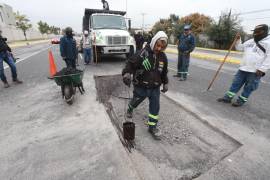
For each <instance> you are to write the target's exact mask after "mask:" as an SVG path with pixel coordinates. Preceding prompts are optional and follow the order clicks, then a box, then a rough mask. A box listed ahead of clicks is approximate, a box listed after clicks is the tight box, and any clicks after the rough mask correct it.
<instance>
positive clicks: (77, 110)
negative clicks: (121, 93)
mask: <svg viewBox="0 0 270 180" xmlns="http://www.w3.org/2000/svg"><path fill="white" fill-rule="evenodd" d="M49 49H51V50H52V52H53V55H54V57H55V62H56V65H57V68H58V70H59V69H60V68H61V67H64V66H65V64H64V62H63V61H62V59H61V58H60V54H59V46H58V45H50V44H38V45H33V46H29V47H21V48H18V49H14V50H13V51H14V55H15V56H16V57H18V58H20V59H19V60H18V61H17V69H18V77H19V78H20V79H22V80H23V81H24V83H23V84H22V85H14V84H12V83H11V87H10V88H8V89H4V88H3V86H0V101H1V104H0V107H1V108H0V149H1V150H0V162H1V163H0V179H87V177H89V176H90V175H91V177H95V179H108V178H109V177H110V178H112V179H125V178H127V177H133V178H134V175H133V174H128V173H127V172H128V170H126V171H123V172H122V171H121V172H122V173H124V172H126V173H127V174H124V175H123V174H122V175H121V173H120V172H117V171H116V172H117V173H115V174H112V175H110V176H107V174H106V173H104V172H103V171H102V170H97V168H101V169H102V164H105V165H106V161H109V160H112V161H114V162H116V163H115V164H114V166H116V169H117V168H120V167H121V168H123V169H124V168H128V166H127V167H125V164H123V163H124V162H123V160H122V159H120V157H123V156H125V155H121V156H120V155H119V156H118V153H120V152H117V151H113V150H112V149H110V148H108V149H106V150H102V152H104V151H105V154H106V156H104V154H101V155H99V156H97V157H95V158H94V157H91V158H90V160H91V162H92V163H93V164H91V166H90V167H91V168H89V164H87V160H88V158H89V153H90V150H89V151H87V153H86V149H87V148H89V149H93V147H92V146H93V144H95V143H97V142H98V141H93V142H92V141H91V142H88V141H87V139H91V138H92V137H93V136H94V135H95V134H90V135H89V134H87V133H89V131H90V132H93V131H94V132H95V131H96V130H97V129H99V128H100V126H101V125H100V124H99V123H96V124H95V123H94V122H95V121H91V123H90V122H89V124H84V123H85V122H83V120H85V119H86V118H87V117H88V119H89V117H93V119H95V118H97V117H95V116H94V114H95V112H96V114H98V113H99V112H100V111H102V105H96V104H95V105H94V104H93V105H91V104H89V103H88V104H87V101H86V100H85V99H83V96H80V95H79V94H77V95H76V101H75V104H73V105H72V106H71V107H69V106H68V105H66V104H65V102H64V101H63V100H62V98H61V95H60V89H59V87H58V86H56V85H55V83H54V82H53V81H51V80H48V79H47V77H48V75H49V70H48V68H49V66H48V50H49ZM167 56H168V59H169V75H168V76H169V79H170V84H169V91H168V93H167V96H168V97H169V98H171V99H172V100H174V101H176V102H177V103H179V104H180V105H181V107H182V108H184V109H186V110H187V111H188V112H190V113H192V114H196V116H198V117H200V118H201V119H203V120H204V121H206V122H207V123H209V124H211V126H215V127H216V128H218V129H220V131H222V132H224V133H225V134H227V135H228V136H230V137H231V138H233V139H235V140H236V141H238V142H239V143H240V144H242V146H241V147H240V148H239V149H238V150H237V151H236V152H235V153H233V154H232V155H231V156H229V157H228V158H229V159H225V160H223V161H221V162H220V163H219V164H218V165H216V166H214V167H213V168H212V169H211V170H209V172H207V173H205V174H203V175H201V176H200V177H199V178H201V179H223V180H225V179H262V180H264V179H265V180H266V179H269V178H270V173H269V168H270V165H269V162H270V157H269V155H268V154H269V149H270V145H269V144H270V143H269V139H270V131H269V129H270V112H269V107H270V95H269V89H270V75H269V74H267V75H266V76H265V77H264V78H263V79H262V83H261V84H260V87H259V89H258V90H257V91H255V92H254V94H252V95H251V97H250V98H249V101H248V103H247V104H246V105H244V106H243V107H239V108H235V107H232V106H231V105H229V104H223V103H218V102H217V101H216V99H217V98H219V97H222V96H223V95H224V93H225V92H226V91H227V89H228V88H229V86H230V84H231V82H232V79H233V76H234V74H235V72H236V71H237V65H232V64H225V65H224V67H223V69H222V71H221V73H220V75H219V76H218V78H217V79H216V81H215V83H214V84H213V87H212V89H211V91H206V89H207V87H208V84H209V82H210V80H211V78H212V77H213V75H214V73H215V71H216V70H217V68H218V66H219V63H218V62H215V61H207V60H200V59H191V64H190V71H189V76H188V79H187V81H185V82H182V81H178V79H177V78H175V77H173V75H174V74H175V73H176V65H177V55H175V54H167ZM79 62H80V66H79V68H81V69H84V68H85V77H84V79H85V81H87V82H86V91H88V92H94V91H95V87H94V86H95V85H94V80H93V75H108V74H119V73H120V72H121V69H122V67H123V66H124V62H125V58H124V57H115V58H109V57H105V58H104V60H103V61H102V62H100V63H99V65H90V66H86V67H85V66H84V65H83V63H82V61H81V59H80V60H79ZM5 72H6V76H7V77H8V80H9V81H10V82H11V78H10V72H9V68H7V67H6V69H5ZM86 96H87V97H88V96H89V97H91V98H92V100H93V101H94V99H95V98H96V97H92V96H93V95H92V96H91V94H87V93H86ZM86 107H87V108H88V109H86ZM89 109H90V110H89ZM90 111H91V112H93V113H91V114H87V113H86V112H90ZM103 111H104V110H103ZM104 112H105V111H104ZM85 113H86V114H85ZM103 114H104V113H103ZM86 116H87V117H86ZM70 117H80V118H81V119H82V120H81V121H78V122H76V123H75V122H73V121H72V119H69V118H70ZM98 118H99V119H102V118H105V119H106V118H108V117H106V115H105V114H104V117H103V116H102V117H98ZM90 119H91V118H90ZM88 121H90V120H88ZM62 126H63V127H62ZM103 126H105V125H103ZM103 126H102V127H103ZM102 127H101V129H102ZM76 128H77V129H76ZM103 128H104V129H105V127H103ZM66 129H69V130H70V131H71V132H72V133H70V131H69V132H67V131H66ZM80 129H85V130H81V131H80ZM87 130H88V131H87ZM106 131H108V132H110V133H111V134H106V137H111V136H112V137H114V136H115V135H112V134H113V130H112V129H109V130H108V129H106ZM104 141H105V140H104ZM91 143H92V144H91ZM113 143H114V144H116V145H117V143H119V142H116V140H115V141H113V142H110V143H108V147H109V145H110V144H113ZM85 144H87V147H85ZM104 144H106V143H104ZM119 144H120V143H119ZM76 147H79V150H78V149H76ZM94 147H95V148H96V149H98V148H99V147H101V144H95V145H94ZM75 149H76V150H75ZM80 150H81V151H80ZM100 151H101V150H100ZM121 153H122V154H123V152H121ZM102 155H103V156H102ZM66 157H68V158H69V161H68V160H66V159H65V158H66ZM97 159H101V160H100V163H97ZM90 160H89V161H90ZM59 162H61V163H59ZM95 163H96V164H98V165H96V166H98V167H94V164H95ZM228 163H229V164H228ZM99 164H101V165H100V166H99ZM58 169H61V172H60V170H58ZM91 170H95V173H93V171H91ZM41 172H42V173H41ZM46 172H50V173H48V174H46ZM112 172H115V171H113V170H112ZM228 174H230V176H228ZM240 175H243V176H240ZM116 177H117V178H116ZM213 177H215V178H213ZM131 179H132V178H131ZM134 179H136V178H134Z"/></svg>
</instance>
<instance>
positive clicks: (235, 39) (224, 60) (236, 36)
mask: <svg viewBox="0 0 270 180" xmlns="http://www.w3.org/2000/svg"><path fill="white" fill-rule="evenodd" d="M239 36H240V33H239V32H238V33H237V34H236V35H235V38H234V40H233V43H232V44H231V46H230V49H229V51H228V52H227V54H226V56H225V57H224V59H223V61H222V63H221V64H220V66H219V68H218V70H217V72H216V74H215V75H214V77H213V79H212V80H211V82H210V84H209V86H208V88H207V91H209V89H210V88H211V87H212V85H213V83H214V81H215V80H216V78H217V76H218V74H219V72H220V70H221V68H222V66H223V65H224V63H225V62H226V60H227V57H228V56H229V54H230V53H231V50H232V48H233V47H234V46H235V43H236V41H237V40H238V38H239Z"/></svg>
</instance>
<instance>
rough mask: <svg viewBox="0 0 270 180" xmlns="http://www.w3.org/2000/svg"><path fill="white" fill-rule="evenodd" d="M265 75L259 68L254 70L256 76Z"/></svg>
mask: <svg viewBox="0 0 270 180" xmlns="http://www.w3.org/2000/svg"><path fill="white" fill-rule="evenodd" d="M264 75H265V73H264V72H262V71H260V70H257V71H256V76H259V77H263V76H264Z"/></svg>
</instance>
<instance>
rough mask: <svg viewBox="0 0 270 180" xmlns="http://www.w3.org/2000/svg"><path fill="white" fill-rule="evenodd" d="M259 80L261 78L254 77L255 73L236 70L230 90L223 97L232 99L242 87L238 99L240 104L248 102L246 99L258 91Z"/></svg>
mask: <svg viewBox="0 0 270 180" xmlns="http://www.w3.org/2000/svg"><path fill="white" fill-rule="evenodd" d="M260 79H261V77H260V76H256V73H252V72H245V71H241V70H238V71H237V73H236V75H235V77H234V80H233V83H232V85H231V87H230V90H229V91H227V92H226V94H225V96H224V97H225V98H227V99H232V98H233V97H234V96H235V95H236V93H237V92H238V91H239V90H240V89H241V87H242V86H243V85H244V89H243V92H242V93H241V95H240V96H239V98H238V99H239V100H240V101H241V102H243V103H244V102H246V101H247V100H248V97H249V96H250V95H251V93H252V92H253V91H255V90H256V89H258V87H259V83H260Z"/></svg>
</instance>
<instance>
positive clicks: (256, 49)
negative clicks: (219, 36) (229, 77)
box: [217, 24, 270, 107]
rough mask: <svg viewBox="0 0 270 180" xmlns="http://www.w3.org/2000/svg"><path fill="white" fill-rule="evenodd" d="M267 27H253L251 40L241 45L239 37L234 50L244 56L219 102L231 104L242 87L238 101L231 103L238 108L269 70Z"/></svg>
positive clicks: (269, 46)
mask: <svg viewBox="0 0 270 180" xmlns="http://www.w3.org/2000/svg"><path fill="white" fill-rule="evenodd" d="M268 31H269V29H268V26H267V25H266V24H261V25H258V26H256V27H255V29H254V32H253V39H250V40H248V41H246V42H245V43H243V44H242V42H241V38H240V36H239V39H238V41H237V42H236V45H235V47H236V49H237V50H243V51H244V56H243V58H242V60H241V64H240V68H239V70H238V71H237V73H236V75H235V77H234V80H233V82H232V85H231V87H230V89H229V91H227V92H226V93H225V95H224V96H223V97H222V98H219V99H217V101H219V102H224V103H231V102H232V99H233V98H234V96H235V95H236V93H237V92H238V91H239V90H240V89H241V87H242V86H244V89H243V92H242V93H241V95H240V96H239V97H238V99H237V100H236V101H235V102H233V103H232V105H233V106H235V107H239V106H242V105H243V104H244V103H245V102H247V100H248V98H249V96H250V95H251V93H252V92H253V91H255V90H256V89H257V88H258V86H259V83H260V79H261V77H263V76H264V75H265V73H266V71H267V70H269V69H270V36H268Z"/></svg>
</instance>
